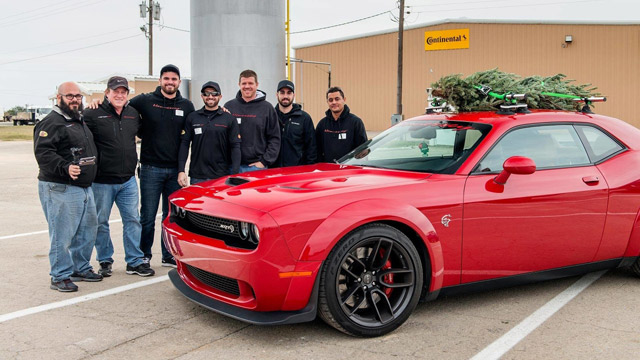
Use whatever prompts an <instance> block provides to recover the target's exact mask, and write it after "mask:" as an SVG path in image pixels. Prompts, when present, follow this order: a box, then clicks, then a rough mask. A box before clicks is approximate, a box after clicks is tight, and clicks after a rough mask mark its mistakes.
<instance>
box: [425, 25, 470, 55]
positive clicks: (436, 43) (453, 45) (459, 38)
mask: <svg viewBox="0 0 640 360" xmlns="http://www.w3.org/2000/svg"><path fill="white" fill-rule="evenodd" d="M468 48H469V29H454V30H438V31H425V32H424V50H425V51H430V50H451V49H468Z"/></svg>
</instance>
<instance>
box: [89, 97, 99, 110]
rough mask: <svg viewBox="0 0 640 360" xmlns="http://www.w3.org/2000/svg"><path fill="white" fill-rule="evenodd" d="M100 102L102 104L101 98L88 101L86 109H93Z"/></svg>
mask: <svg viewBox="0 0 640 360" xmlns="http://www.w3.org/2000/svg"><path fill="white" fill-rule="evenodd" d="M100 104H102V100H100V99H93V100H91V102H90V103H88V104H87V109H91V110H95V109H97V108H98V107H99V106H100Z"/></svg>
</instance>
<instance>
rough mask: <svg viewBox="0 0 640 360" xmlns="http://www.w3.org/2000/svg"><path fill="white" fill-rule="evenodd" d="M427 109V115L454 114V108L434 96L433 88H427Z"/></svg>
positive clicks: (425, 111)
mask: <svg viewBox="0 0 640 360" xmlns="http://www.w3.org/2000/svg"><path fill="white" fill-rule="evenodd" d="M426 91H427V107H426V108H425V109H424V113H425V114H436V113H442V112H453V111H454V108H453V107H452V106H451V105H449V103H447V102H446V101H445V100H444V99H442V98H439V97H437V96H433V94H432V93H433V88H427V90H426Z"/></svg>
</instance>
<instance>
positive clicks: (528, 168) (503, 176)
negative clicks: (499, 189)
mask: <svg viewBox="0 0 640 360" xmlns="http://www.w3.org/2000/svg"><path fill="white" fill-rule="evenodd" d="M502 169H503V170H502V172H501V173H500V174H499V175H498V176H496V177H495V178H494V179H493V182H495V183H496V184H498V185H504V184H506V183H507V179H509V176H511V174H518V175H529V174H533V173H534V172H536V163H534V162H533V160H531V159H530V158H528V157H525V156H512V157H510V158H508V159H507V160H505V161H504V164H502Z"/></svg>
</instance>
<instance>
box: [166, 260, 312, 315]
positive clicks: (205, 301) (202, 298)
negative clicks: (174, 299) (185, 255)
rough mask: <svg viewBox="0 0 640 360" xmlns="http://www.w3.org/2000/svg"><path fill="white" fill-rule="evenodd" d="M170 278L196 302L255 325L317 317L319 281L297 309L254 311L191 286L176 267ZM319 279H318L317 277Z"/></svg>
mask: <svg viewBox="0 0 640 360" xmlns="http://www.w3.org/2000/svg"><path fill="white" fill-rule="evenodd" d="M169 279H171V282H172V283H173V285H174V286H175V287H176V289H178V290H179V291H180V292H181V293H182V295H184V296H185V297H187V299H189V300H191V301H193V302H194V303H196V304H198V305H200V306H203V307H205V308H207V309H209V310H212V311H215V312H217V313H219V314H222V315H226V316H228V317H230V318H233V319H236V320H240V321H244V322H247V323H250V324H255V325H282V324H295V323H301V322H308V321H312V320H313V319H315V317H316V312H317V299H318V281H316V282H315V285H314V288H313V292H312V294H311V298H310V300H309V303H308V304H307V306H305V307H304V308H303V309H301V310H297V311H252V310H248V309H243V308H239V307H237V306H234V305H230V304H227V303H224V302H222V301H218V300H216V299H213V298H211V297H208V296H206V295H203V294H201V293H199V292H197V291H195V290H193V289H192V288H190V287H189V286H188V285H187V284H186V283H185V282H184V281H182V279H181V278H180V275H179V274H178V271H177V270H176V269H173V270H171V271H169ZM316 280H317V279H316Z"/></svg>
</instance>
